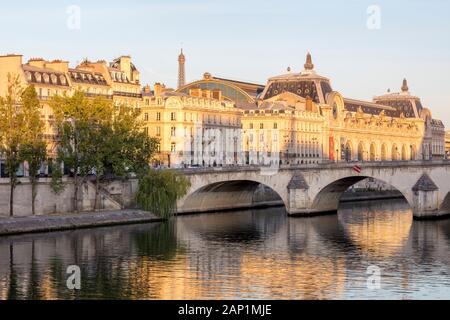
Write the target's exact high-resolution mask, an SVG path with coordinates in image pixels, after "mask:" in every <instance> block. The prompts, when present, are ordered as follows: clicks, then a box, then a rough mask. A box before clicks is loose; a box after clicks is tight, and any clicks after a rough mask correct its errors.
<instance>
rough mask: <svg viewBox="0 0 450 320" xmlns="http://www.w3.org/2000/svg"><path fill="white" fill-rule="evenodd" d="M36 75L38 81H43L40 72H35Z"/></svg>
mask: <svg viewBox="0 0 450 320" xmlns="http://www.w3.org/2000/svg"><path fill="white" fill-rule="evenodd" d="M34 76H35V78H36V81H37V82H41V81H42V75H41V74H40V73H39V72H36V73H35V74H34Z"/></svg>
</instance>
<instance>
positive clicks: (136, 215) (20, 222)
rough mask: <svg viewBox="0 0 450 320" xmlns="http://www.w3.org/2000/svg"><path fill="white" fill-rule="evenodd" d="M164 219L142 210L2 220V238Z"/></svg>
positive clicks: (0, 233)
mask: <svg viewBox="0 0 450 320" xmlns="http://www.w3.org/2000/svg"><path fill="white" fill-rule="evenodd" d="M163 220H164V219H162V218H159V217H157V216H156V215H154V214H151V213H149V212H145V211H141V210H131V209H128V210H116V211H101V212H82V213H72V214H64V215H41V216H31V217H13V218H4V217H2V218H0V236H4V235H13V234H23V233H37V232H53V231H62V230H71V229H85V228H94V227H104V226H113V225H125V224H136V223H150V222H160V221H163Z"/></svg>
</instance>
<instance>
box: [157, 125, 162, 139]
mask: <svg viewBox="0 0 450 320" xmlns="http://www.w3.org/2000/svg"><path fill="white" fill-rule="evenodd" d="M156 136H157V137H160V136H161V127H156Z"/></svg>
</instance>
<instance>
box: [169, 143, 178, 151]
mask: <svg viewBox="0 0 450 320" xmlns="http://www.w3.org/2000/svg"><path fill="white" fill-rule="evenodd" d="M170 152H172V153H175V152H177V144H176V143H175V142H172V143H171V144H170Z"/></svg>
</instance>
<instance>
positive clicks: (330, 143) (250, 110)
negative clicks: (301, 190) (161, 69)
mask: <svg viewBox="0 0 450 320" xmlns="http://www.w3.org/2000/svg"><path fill="white" fill-rule="evenodd" d="M194 87H201V88H215V89H218V90H222V91H224V92H226V94H223V96H224V97H225V98H226V99H228V100H230V101H234V102H235V103H236V105H237V106H238V107H239V108H240V109H241V110H242V113H243V116H242V143H243V146H242V149H243V151H244V162H245V163H246V164H264V165H268V164H274V163H279V164H312V163H320V162H329V161H390V160H394V161H396V160H419V159H423V160H428V159H442V158H443V157H444V126H443V124H442V122H441V121H440V120H437V119H433V118H432V116H431V112H430V110H429V109H427V108H424V107H423V106H422V103H421V101H420V99H419V98H418V97H415V96H412V95H411V94H410V93H409V88H408V85H407V82H406V80H404V82H403V86H402V88H401V92H400V93H389V94H386V95H382V96H378V97H376V98H374V100H373V101H371V102H369V101H361V100H356V99H350V98H346V97H344V96H343V95H342V94H341V93H339V92H337V91H334V90H333V88H332V86H331V82H330V80H329V79H328V78H326V77H323V76H321V75H318V74H317V73H316V71H315V70H314V65H313V63H312V58H311V55H310V54H308V55H307V59H306V63H305V65H304V70H303V71H302V72H300V73H294V72H291V70H290V68H289V69H288V73H287V74H283V75H280V76H275V77H272V78H270V79H269V80H268V82H267V84H266V86H260V85H257V84H251V83H245V82H241V81H233V80H229V79H223V78H217V77H212V76H211V74H209V73H206V74H205V75H204V77H203V79H202V80H199V81H196V82H193V83H191V84H188V85H186V86H184V87H183V88H181V89H180V90H179V91H181V92H186V91H187V90H189V89H191V88H194ZM234 99H235V100H234Z"/></svg>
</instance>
